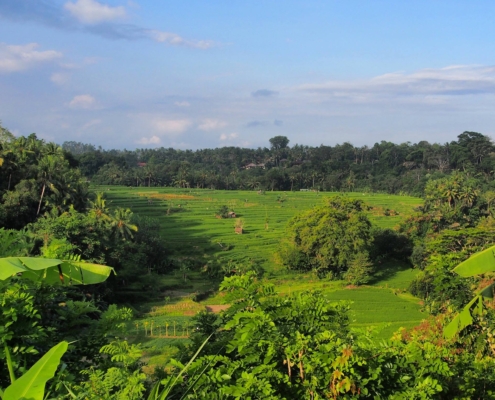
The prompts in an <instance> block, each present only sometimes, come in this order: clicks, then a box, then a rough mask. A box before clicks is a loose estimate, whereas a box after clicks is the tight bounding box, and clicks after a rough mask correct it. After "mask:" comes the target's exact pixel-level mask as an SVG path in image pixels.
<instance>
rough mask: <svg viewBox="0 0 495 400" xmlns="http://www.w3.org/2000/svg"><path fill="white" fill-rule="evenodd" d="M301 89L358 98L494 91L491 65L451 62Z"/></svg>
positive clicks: (468, 93) (493, 69)
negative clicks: (434, 67) (437, 66)
mask: <svg viewBox="0 0 495 400" xmlns="http://www.w3.org/2000/svg"><path fill="white" fill-rule="evenodd" d="M298 89H299V90H301V91H304V92H311V93H319V94H323V95H330V96H332V97H342V98H345V97H351V98H354V99H356V100H360V101H368V100H371V99H372V98H373V97H375V96H382V97H383V96H400V97H407V96H446V95H447V96H462V95H472V94H483V93H495V66H472V65H454V66H449V67H445V68H440V69H433V68H431V69H423V70H419V71H416V72H413V73H410V74H405V73H398V72H397V73H389V74H384V75H380V76H377V77H374V78H372V79H368V80H361V81H357V80H356V81H330V82H325V83H321V84H306V85H302V86H299V87H298Z"/></svg>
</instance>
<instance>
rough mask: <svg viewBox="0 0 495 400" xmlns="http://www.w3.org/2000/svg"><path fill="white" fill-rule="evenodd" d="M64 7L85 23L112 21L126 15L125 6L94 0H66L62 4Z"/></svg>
mask: <svg viewBox="0 0 495 400" xmlns="http://www.w3.org/2000/svg"><path fill="white" fill-rule="evenodd" d="M64 8H65V9H66V10H67V11H69V12H70V13H71V14H72V16H73V17H75V18H76V19H78V20H79V21H81V22H83V23H86V24H97V23H100V22H105V21H113V20H115V19H121V18H124V17H125V16H126V11H125V7H123V6H118V7H111V6H108V5H106V4H102V3H99V2H97V1H95V0H76V2H75V3H72V2H70V1H68V2H67V3H65V4H64Z"/></svg>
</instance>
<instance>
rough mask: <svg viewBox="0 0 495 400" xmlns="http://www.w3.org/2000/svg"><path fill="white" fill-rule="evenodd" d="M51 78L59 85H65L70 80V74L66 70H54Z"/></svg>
mask: <svg viewBox="0 0 495 400" xmlns="http://www.w3.org/2000/svg"><path fill="white" fill-rule="evenodd" d="M50 80H51V81H52V82H53V83H55V84H57V85H65V84H66V83H67V82H69V80H70V74H67V73H65V72H54V73H53V74H52V75H51V76H50Z"/></svg>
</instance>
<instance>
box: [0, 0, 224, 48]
mask: <svg viewBox="0 0 495 400" xmlns="http://www.w3.org/2000/svg"><path fill="white" fill-rule="evenodd" d="M126 16H127V11H126V8H125V7H124V6H116V7H111V6H109V5H106V4H104V3H100V2H98V1H96V0H75V1H68V2H66V3H64V5H63V7H61V6H60V5H59V4H57V3H55V2H54V1H48V0H1V1H0V19H2V18H4V19H8V20H11V21H16V22H35V23H38V24H43V25H46V26H50V27H52V28H57V29H62V30H65V31H82V32H86V33H90V34H93V35H97V36H101V37H104V38H106V39H113V40H119V39H120V40H153V41H155V42H159V43H164V44H167V45H170V46H184V47H190V48H196V49H202V50H204V49H208V48H210V47H213V46H215V43H214V42H213V41H211V40H193V39H186V38H183V37H182V36H180V35H178V34H176V33H172V32H164V31H161V30H157V29H150V28H145V27H141V26H138V25H134V24H130V23H118V22H115V21H117V20H121V19H123V18H125V17H126Z"/></svg>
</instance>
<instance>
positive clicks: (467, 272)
mask: <svg viewBox="0 0 495 400" xmlns="http://www.w3.org/2000/svg"><path fill="white" fill-rule="evenodd" d="M453 271H454V272H455V273H457V274H458V275H460V276H462V277H464V278H468V277H472V276H476V275H481V274H485V273H487V272H494V271H495V246H492V247H490V248H488V249H486V250H483V251H480V252H479V253H476V254H473V255H472V256H471V257H469V258H468V259H467V260H466V261H463V262H462V263H460V264H459V265H458V266H457V267H455V268H454V269H453ZM494 291H495V283H492V284H491V285H488V286H487V287H485V288H483V289H481V290H480V291H479V292H478V293H476V296H475V297H474V298H473V299H472V300H471V301H470V302H469V303H468V304H467V305H466V306H465V307H464V309H463V310H462V311H461V312H460V313H459V314H458V315H456V317H455V318H454V319H453V320H452V321H451V322H450V323H449V324H448V325H447V326H446V327H445V328H444V330H443V334H444V336H445V337H446V338H447V339H451V338H453V337H454V336H455V335H457V334H458V333H460V332H461V331H462V330H463V329H464V328H466V327H468V326H469V325H472V324H473V316H474V315H481V314H482V313H483V301H484V300H485V299H493V298H494Z"/></svg>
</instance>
